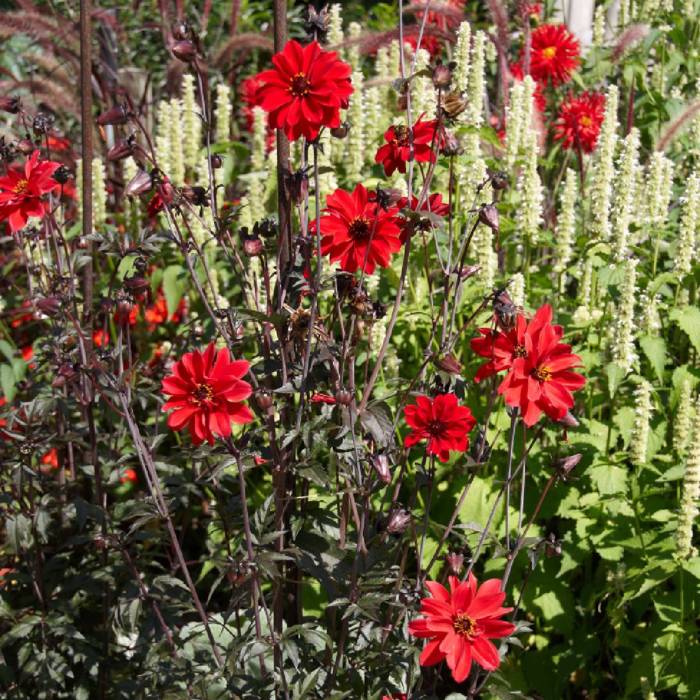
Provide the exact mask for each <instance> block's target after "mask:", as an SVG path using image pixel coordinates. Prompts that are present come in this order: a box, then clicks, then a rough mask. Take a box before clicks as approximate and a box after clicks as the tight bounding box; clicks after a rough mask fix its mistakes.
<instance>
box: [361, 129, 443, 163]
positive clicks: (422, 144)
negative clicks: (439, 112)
mask: <svg viewBox="0 0 700 700" xmlns="http://www.w3.org/2000/svg"><path fill="white" fill-rule="evenodd" d="M437 128H438V123H437V120H436V119H431V120H430V121H427V122H424V121H423V117H422V116H420V117H418V121H417V122H416V123H415V124H414V125H413V127H412V128H410V129H409V128H408V127H406V126H394V125H392V126H390V127H389V128H388V129H387V130H386V132H384V140H385V141H386V143H385V144H384V145H383V146H380V148H379V150H378V151H377V154H376V156H375V157H374V161H375V163H381V164H382V165H383V166H384V172H385V173H386V174H387V175H392V174H393V173H394V171H395V170H398V171H399V172H400V173H405V172H406V163H408V161H409V160H411V141H413V160H415V161H416V162H418V163H434V162H435V159H436V157H437V156H436V155H435V154H436V152H437V151H438V150H439V149H440V148H441V147H442V145H443V142H444V137H441V136H439V135H436V132H437Z"/></svg>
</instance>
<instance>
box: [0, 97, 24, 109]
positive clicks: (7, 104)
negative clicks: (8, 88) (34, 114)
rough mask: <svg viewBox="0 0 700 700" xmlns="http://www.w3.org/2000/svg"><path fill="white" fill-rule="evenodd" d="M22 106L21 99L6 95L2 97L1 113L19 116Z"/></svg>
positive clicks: (0, 98) (0, 101)
mask: <svg viewBox="0 0 700 700" xmlns="http://www.w3.org/2000/svg"><path fill="white" fill-rule="evenodd" d="M21 106H22V104H21V102H20V99H19V97H12V96H10V95H4V96H2V97H0V112H8V113H9V114H17V112H19V110H20V108H21Z"/></svg>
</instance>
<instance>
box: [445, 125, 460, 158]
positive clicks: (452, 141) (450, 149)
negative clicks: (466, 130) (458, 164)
mask: <svg viewBox="0 0 700 700" xmlns="http://www.w3.org/2000/svg"><path fill="white" fill-rule="evenodd" d="M440 152H441V153H442V155H444V156H448V157H450V156H459V155H462V153H464V149H463V148H462V144H461V143H460V142H459V139H458V138H457V137H456V136H455V135H454V134H453V133H452V132H451V131H445V139H444V141H443V146H442V149H441V150H440Z"/></svg>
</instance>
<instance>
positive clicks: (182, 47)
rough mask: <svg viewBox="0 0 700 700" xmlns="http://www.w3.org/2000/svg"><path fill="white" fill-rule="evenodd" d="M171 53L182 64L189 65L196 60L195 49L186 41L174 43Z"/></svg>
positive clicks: (192, 44)
mask: <svg viewBox="0 0 700 700" xmlns="http://www.w3.org/2000/svg"><path fill="white" fill-rule="evenodd" d="M171 51H172V54H173V56H175V58H177V59H178V60H180V61H182V62H183V63H191V62H192V61H194V60H195V58H197V47H196V46H195V45H194V43H193V42H191V41H189V40H187V39H183V40H181V41H176V42H175V43H174V44H173V46H172V49H171Z"/></svg>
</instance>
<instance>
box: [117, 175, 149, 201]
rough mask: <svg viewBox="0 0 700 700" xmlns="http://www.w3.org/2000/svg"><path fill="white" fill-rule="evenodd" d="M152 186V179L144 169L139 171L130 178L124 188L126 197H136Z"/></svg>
mask: <svg viewBox="0 0 700 700" xmlns="http://www.w3.org/2000/svg"><path fill="white" fill-rule="evenodd" d="M151 187H153V180H152V178H151V176H150V175H149V174H148V173H147V172H146V171H145V170H139V172H137V173H136V175H134V177H132V178H131V180H130V181H129V182H128V183H127V185H126V187H125V188H124V194H125V195H126V196H127V197H138V195H140V194H143V193H144V192H148V190H150V189H151Z"/></svg>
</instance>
